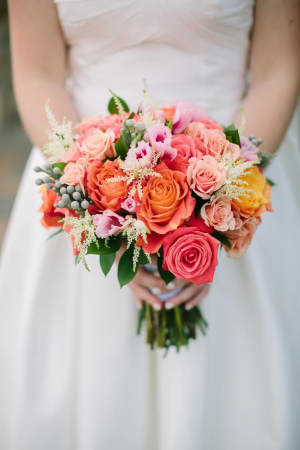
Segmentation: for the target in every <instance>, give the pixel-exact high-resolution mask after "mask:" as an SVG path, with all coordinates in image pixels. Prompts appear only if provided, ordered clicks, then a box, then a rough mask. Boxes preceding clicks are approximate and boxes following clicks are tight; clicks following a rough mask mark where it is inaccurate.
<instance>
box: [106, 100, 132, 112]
mask: <svg viewBox="0 0 300 450" xmlns="http://www.w3.org/2000/svg"><path fill="white" fill-rule="evenodd" d="M117 98H118V100H119V101H120V103H121V105H122V106H123V108H124V111H126V112H129V106H128V105H127V103H126V102H125V100H123V99H122V98H121V97H117ZM107 109H108V112H109V113H110V114H119V110H118V106H117V104H116V102H115V99H114V97H111V98H110V100H109V102H108V105H107Z"/></svg>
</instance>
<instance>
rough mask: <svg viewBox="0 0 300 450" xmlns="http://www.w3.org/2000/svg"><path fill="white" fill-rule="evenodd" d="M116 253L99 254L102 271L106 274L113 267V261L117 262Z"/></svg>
mask: <svg viewBox="0 0 300 450" xmlns="http://www.w3.org/2000/svg"><path fill="white" fill-rule="evenodd" d="M115 259H116V254H115V253H110V254H108V255H100V256H99V263H100V266H101V269H102V272H103V273H104V275H105V276H106V275H107V274H108V273H109V271H110V269H111V268H112V265H113V263H114V262H115Z"/></svg>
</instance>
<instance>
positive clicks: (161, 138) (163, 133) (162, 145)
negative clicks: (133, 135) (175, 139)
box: [144, 123, 177, 161]
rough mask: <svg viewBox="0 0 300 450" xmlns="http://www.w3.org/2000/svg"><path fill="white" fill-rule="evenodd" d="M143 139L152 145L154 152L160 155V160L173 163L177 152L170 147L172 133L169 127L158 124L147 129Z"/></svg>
mask: <svg viewBox="0 0 300 450" xmlns="http://www.w3.org/2000/svg"><path fill="white" fill-rule="evenodd" d="M144 139H145V140H146V141H148V142H150V144H151V145H152V147H153V148H154V150H155V151H157V152H159V153H160V154H161V159H162V160H164V159H167V160H169V161H173V159H175V158H176V155H177V150H176V149H175V148H172V147H171V142H172V133H171V130H170V128H169V127H166V126H165V125H163V124H162V123H158V124H156V125H153V126H152V127H150V128H148V129H147V131H146V133H145V136H144Z"/></svg>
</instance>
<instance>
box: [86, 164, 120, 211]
mask: <svg viewBox="0 0 300 450" xmlns="http://www.w3.org/2000/svg"><path fill="white" fill-rule="evenodd" d="M122 176H124V172H123V171H122V170H121V169H120V167H119V163H118V161H117V160H115V161H105V163H102V162H101V161H99V160H96V161H94V162H93V163H92V164H91V165H90V166H89V168H88V170H87V188H88V193H89V195H90V197H91V199H92V200H93V202H94V205H95V207H96V210H97V211H99V210H100V211H103V210H105V209H111V210H112V211H118V210H119V209H121V203H122V202H123V200H124V199H125V198H127V197H128V188H127V184H126V181H116V182H111V181H108V179H109V178H115V177H122Z"/></svg>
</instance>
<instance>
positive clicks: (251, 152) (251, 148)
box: [240, 136, 258, 161]
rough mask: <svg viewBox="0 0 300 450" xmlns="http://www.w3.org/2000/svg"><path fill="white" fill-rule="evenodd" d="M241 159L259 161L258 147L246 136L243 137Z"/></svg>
mask: <svg viewBox="0 0 300 450" xmlns="http://www.w3.org/2000/svg"><path fill="white" fill-rule="evenodd" d="M240 139H241V157H242V158H243V160H244V161H256V160H258V156H257V152H258V147H256V146H255V145H254V144H252V142H251V141H250V139H248V138H247V137H245V136H241V138H240Z"/></svg>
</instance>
